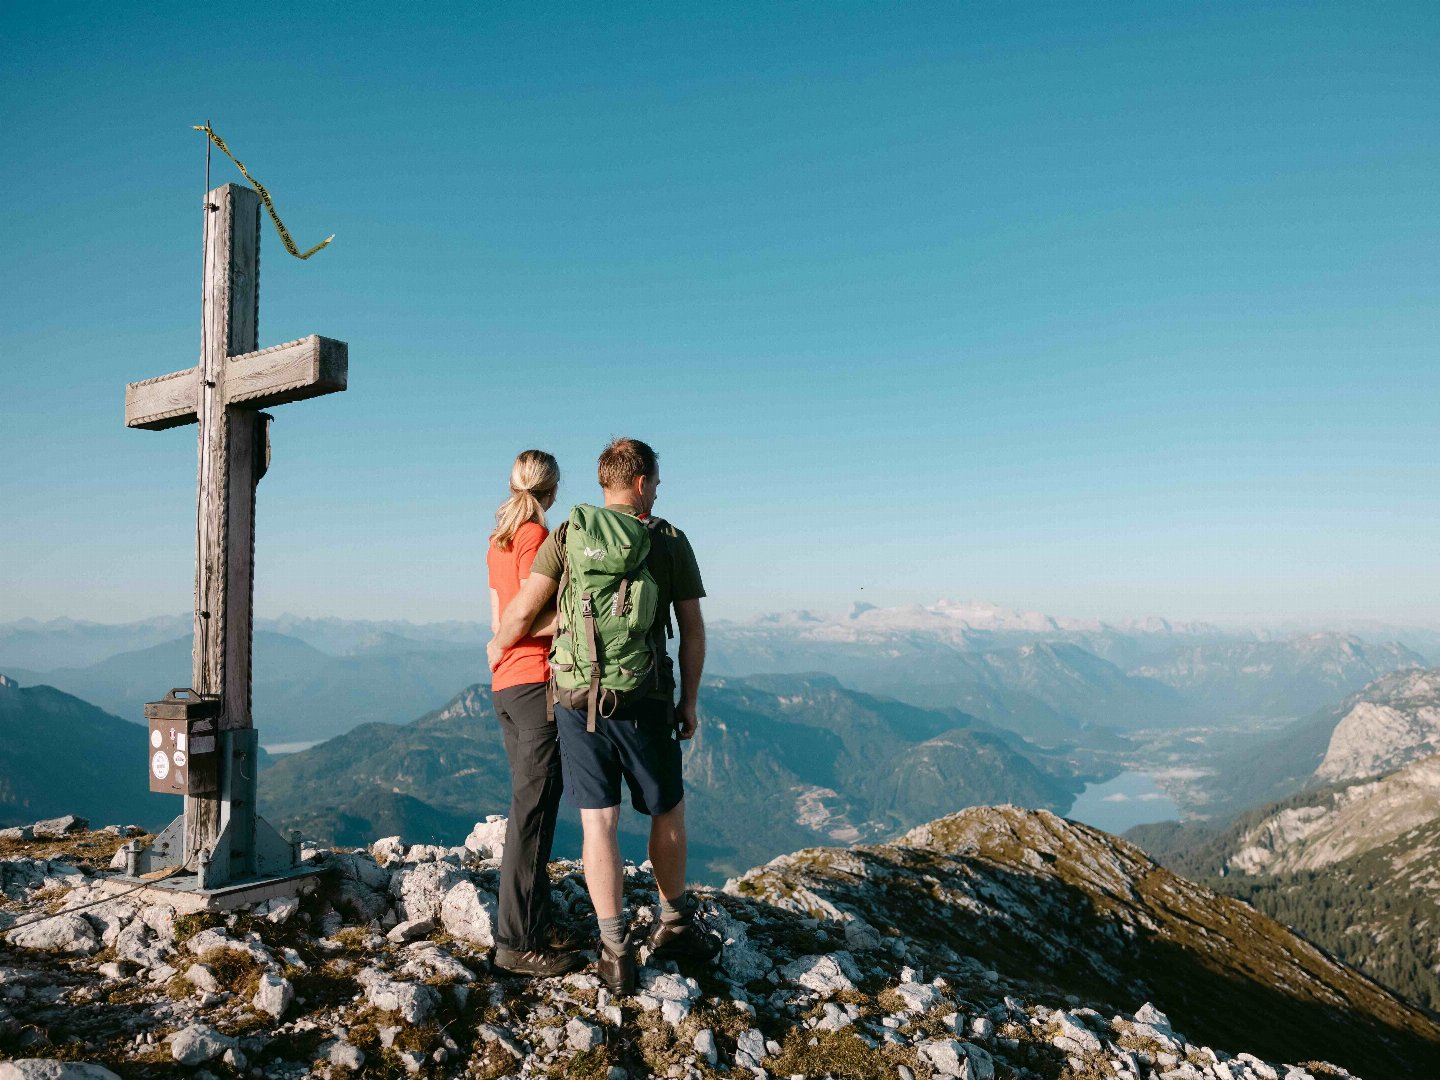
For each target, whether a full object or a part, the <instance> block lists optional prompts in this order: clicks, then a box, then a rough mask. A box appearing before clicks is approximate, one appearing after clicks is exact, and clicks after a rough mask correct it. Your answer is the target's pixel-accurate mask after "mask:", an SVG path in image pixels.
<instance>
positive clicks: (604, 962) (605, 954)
mask: <svg viewBox="0 0 1440 1080" xmlns="http://www.w3.org/2000/svg"><path fill="white" fill-rule="evenodd" d="M595 973H596V974H597V975H599V976H600V981H601V982H603V983H604V984H605V986H606V988H607V989H608V990H609V991H610V993H612V994H614V995H616V996H617V997H628V996H629V995H631V994H633V993H635V935H634V934H633V933H630V934H626V935H625V943H624V944H623V945H622V946H621V947H620V951H619V952H618V953H617V952H613V951H612V950H611V947H610V945H608V944H607V943H606V942H605V940H604V939H603V938H602V939H601V941H600V948H599V950H598V952H597V959H596V961H595Z"/></svg>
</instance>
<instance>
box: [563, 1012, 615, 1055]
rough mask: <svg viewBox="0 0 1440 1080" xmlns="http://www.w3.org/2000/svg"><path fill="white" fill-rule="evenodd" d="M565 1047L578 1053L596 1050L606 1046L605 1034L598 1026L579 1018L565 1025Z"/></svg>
mask: <svg viewBox="0 0 1440 1080" xmlns="http://www.w3.org/2000/svg"><path fill="white" fill-rule="evenodd" d="M565 1045H566V1046H568V1047H570V1049H571V1050H574V1051H577V1052H578V1053H582V1054H583V1053H584V1052H585V1051H587V1050H594V1049H596V1048H598V1047H601V1046H604V1045H605V1032H604V1031H602V1030H601V1029H600V1027H599V1025H597V1024H590V1023H586V1022H585V1021H584V1020H581V1019H580V1018H579V1017H576V1018H575V1019H573V1020H571V1021H570V1022H569V1023H567V1024H566V1025H565Z"/></svg>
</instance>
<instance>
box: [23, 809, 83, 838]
mask: <svg viewBox="0 0 1440 1080" xmlns="http://www.w3.org/2000/svg"><path fill="white" fill-rule="evenodd" d="M88 828H90V822H88V821H86V820H85V819H84V818H83V817H76V816H75V815H74V814H66V815H65V816H63V817H57V818H46V819H45V820H44V821H37V822H35V825H34V830H35V839H37V840H59V839H61V838H63V837H66V836H69V835H70V834H71V833H77V832H84V831H85V830H86V829H88Z"/></svg>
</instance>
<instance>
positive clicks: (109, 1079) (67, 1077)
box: [0, 1058, 120, 1080]
mask: <svg viewBox="0 0 1440 1080" xmlns="http://www.w3.org/2000/svg"><path fill="white" fill-rule="evenodd" d="M0 1080H120V1077H119V1076H117V1075H116V1074H115V1073H113V1072H111V1071H110V1070H109V1069H107V1068H105V1066H103V1065H91V1064H89V1063H88V1062H84V1061H52V1060H50V1059H49V1058H22V1059H20V1060H19V1061H5V1062H0Z"/></svg>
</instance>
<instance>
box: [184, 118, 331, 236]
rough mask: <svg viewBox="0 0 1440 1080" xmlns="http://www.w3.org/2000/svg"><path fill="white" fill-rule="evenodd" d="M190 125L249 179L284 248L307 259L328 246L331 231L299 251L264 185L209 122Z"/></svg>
mask: <svg viewBox="0 0 1440 1080" xmlns="http://www.w3.org/2000/svg"><path fill="white" fill-rule="evenodd" d="M191 126H192V127H193V128H194V129H195V130H196V131H203V132H205V134H206V135H208V136H209V137H210V141H211V142H212V143H214V144H215V145H216V146H217V147H219V148H220V152H221V153H222V154H224V155H225V156H226V157H228V158H229V159H230V160H231V161H233V162H235V167H236V168H237V169H239V170H240V175H241V176H243V177H245V179H246V180H249V181H250V186H251V187H253V188H254V189H255V192H256V194H258V195H259V196H260V201H261V202H263V203H264V204H265V209H266V211H268V212H269V214H270V220H271V221H273V222H274V223H275V231H276V232H278V233H279V234H280V242H281V243H282V244H284V245H285V250H286V251H288V252H289V253H290V254H291V255H294V256H295V258H297V259H308V258H310V256H311V255H314V254H315V253H316V252H317V251H319V250H320V249H321V248H323V247H326V246H328V245H329V243H330V241H331V240H334V239H335V234H334V233H331V234H330V235H329V236H327V237H326V238H325V239H324V240H321V241H320V243H318V244H316V245H315V246H314V247H312V248H311V249H310V250H309V251H301V250H300V249H299V248H297V247H296V246H295V241H294V240H292V239H290V230H289V229H287V228H285V223H284V222H283V221H281V220H280V215H279V214H277V213H276V212H275V204H274V203H273V202H272V201H271V200H270V192H268V191H266V190H265V185H264V184H262V183H260V181H259V180H256V179H255V178H254V177H253V176H251V175H250V173H249V171H248V170H247V169H246V168H245V166H244V165H243V164H242V163H241V162H240V159H239V158H237V157H236V156H235V155H234V154H232V153H231V152H230V148H229V147H228V146H226V145H225V140H224V139H222V138H221V137H220V136H219V135H216V134H215V132H214V131H212V130H211V128H210V125H209V124H192V125H191Z"/></svg>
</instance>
